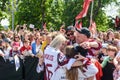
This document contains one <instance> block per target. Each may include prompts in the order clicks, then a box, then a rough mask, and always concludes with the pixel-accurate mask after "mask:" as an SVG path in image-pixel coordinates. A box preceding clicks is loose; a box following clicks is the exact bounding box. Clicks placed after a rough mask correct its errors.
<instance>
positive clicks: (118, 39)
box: [0, 25, 120, 80]
mask: <svg viewBox="0 0 120 80" xmlns="http://www.w3.org/2000/svg"><path fill="white" fill-rule="evenodd" d="M119 33H120V32H119V31H115V30H112V29H109V30H108V31H106V32H102V31H97V32H96V33H95V34H92V33H91V32H90V30H89V29H88V28H86V27H83V28H81V29H78V28H75V27H74V26H68V27H66V28H65V27H63V26H62V27H60V30H59V31H54V30H51V31H48V30H47V29H43V30H40V29H27V27H26V25H23V26H17V27H16V29H15V31H10V30H9V31H7V32H6V31H4V30H2V31H0V75H1V76H0V80H120V51H119V50H120V34H119Z"/></svg>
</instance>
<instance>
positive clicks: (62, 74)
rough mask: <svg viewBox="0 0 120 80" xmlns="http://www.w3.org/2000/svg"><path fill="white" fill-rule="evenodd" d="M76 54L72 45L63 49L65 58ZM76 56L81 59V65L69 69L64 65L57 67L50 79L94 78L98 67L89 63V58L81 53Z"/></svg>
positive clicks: (93, 79) (73, 79)
mask: <svg viewBox="0 0 120 80" xmlns="http://www.w3.org/2000/svg"><path fill="white" fill-rule="evenodd" d="M78 54H79V53H78V52H76V51H75V49H74V47H73V46H67V47H66V49H65V55H66V57H67V58H74V57H75V55H78ZM77 57H79V59H78V60H80V61H81V62H80V64H81V66H76V67H72V68H71V69H70V70H67V69H66V68H65V67H59V68H58V69H57V70H56V72H55V73H54V76H53V77H52V78H51V80H96V78H95V75H96V73H97V72H98V69H97V68H96V67H95V65H94V64H93V63H91V60H90V59H88V58H85V57H83V56H81V55H79V56H77Z"/></svg>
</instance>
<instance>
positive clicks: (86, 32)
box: [76, 27, 91, 38]
mask: <svg viewBox="0 0 120 80" xmlns="http://www.w3.org/2000/svg"><path fill="white" fill-rule="evenodd" d="M76 31H78V32H79V33H80V34H84V35H86V36H87V38H90V36H91V33H90V31H89V29H88V28H86V27H83V28H81V29H77V28H76Z"/></svg>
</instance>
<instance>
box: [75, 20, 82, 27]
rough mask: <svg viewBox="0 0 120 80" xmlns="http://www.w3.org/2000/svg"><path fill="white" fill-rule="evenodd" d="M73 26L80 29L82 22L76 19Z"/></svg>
mask: <svg viewBox="0 0 120 80" xmlns="http://www.w3.org/2000/svg"><path fill="white" fill-rule="evenodd" d="M75 28H77V29H81V28H82V22H80V23H79V22H78V21H76V22H75Z"/></svg>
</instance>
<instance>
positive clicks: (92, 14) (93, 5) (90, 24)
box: [89, 0, 94, 26]
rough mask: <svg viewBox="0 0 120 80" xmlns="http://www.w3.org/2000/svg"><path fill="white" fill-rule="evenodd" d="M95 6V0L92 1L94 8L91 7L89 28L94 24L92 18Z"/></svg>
mask: <svg viewBox="0 0 120 80" xmlns="http://www.w3.org/2000/svg"><path fill="white" fill-rule="evenodd" d="M93 6H94V0H92V6H91V14H90V25H89V26H91V24H92V19H93V18H92V16H93Z"/></svg>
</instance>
